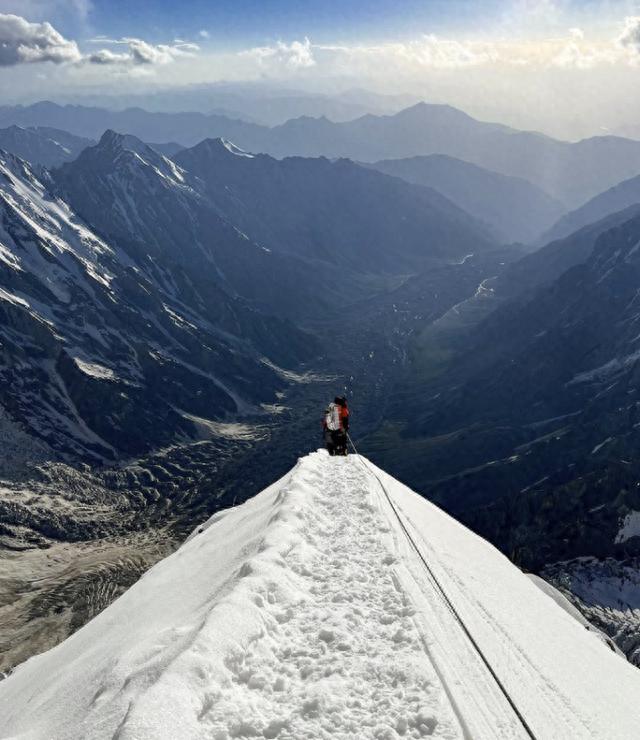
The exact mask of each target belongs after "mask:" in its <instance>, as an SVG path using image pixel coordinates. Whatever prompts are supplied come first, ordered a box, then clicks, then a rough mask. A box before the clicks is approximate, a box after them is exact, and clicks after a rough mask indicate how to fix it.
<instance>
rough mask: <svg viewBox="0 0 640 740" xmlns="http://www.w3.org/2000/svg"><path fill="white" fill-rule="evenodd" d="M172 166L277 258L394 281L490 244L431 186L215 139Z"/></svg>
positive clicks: (473, 223)
mask: <svg viewBox="0 0 640 740" xmlns="http://www.w3.org/2000/svg"><path fill="white" fill-rule="evenodd" d="M174 160H175V162H176V163H177V164H178V165H179V166H180V167H182V168H183V169H184V170H186V171H187V172H188V173H189V176H191V177H194V178H197V180H198V181H200V182H202V184H203V185H204V190H205V192H206V194H207V197H209V198H210V199H211V201H212V202H213V203H215V205H216V208H217V209H218V210H219V211H220V212H221V213H222V214H223V215H224V217H225V218H226V219H227V220H229V221H230V222H232V223H235V224H237V225H238V226H239V227H240V228H241V229H242V230H243V231H245V232H246V233H247V234H248V235H249V236H251V237H252V238H254V239H256V240H258V241H259V242H260V244H262V245H263V246H266V247H268V248H269V249H272V250H273V251H276V252H282V253H286V254H290V255H295V256H297V257H303V258H305V259H309V260H314V261H320V260H322V261H328V262H330V263H332V264H334V265H336V266H340V267H341V268H348V269H350V270H353V271H355V272H361V273H362V272H374V273H375V272H385V273H389V274H401V273H411V272H416V271H417V270H420V269H421V268H424V267H425V265H427V264H428V261H429V260H433V259H459V258H461V257H464V256H465V255H466V254H469V253H471V252H481V251H486V250H487V249H488V248H490V247H493V246H494V241H493V239H492V236H491V234H490V232H489V230H488V229H487V228H486V226H484V224H482V223H481V222H479V221H478V220H477V219H474V218H473V217H471V216H469V215H468V214H467V213H466V212H464V211H463V210H462V209H460V208H459V207H457V206H456V205H454V204H453V203H452V202H451V201H449V200H448V199H447V198H445V197H443V196H442V195H440V194H439V193H437V192H436V191H434V190H432V189H431V188H424V187H416V186H413V185H409V184H407V183H404V182H401V181H399V180H396V179H394V178H391V177H388V176H386V175H383V174H380V173H377V172H374V171H372V170H369V169H365V168H363V167H360V166H358V165H356V164H354V163H353V162H351V161H349V160H339V161H337V162H330V161H328V160H327V159H324V158H320V159H303V158H299V157H296V158H288V159H284V160H277V159H274V158H272V157H270V156H267V155H257V156H253V155H247V154H245V153H244V152H242V151H239V150H237V149H235V148H234V147H233V145H231V144H229V143H227V142H224V141H222V140H220V139H218V140H207V141H204V142H202V143H201V144H199V145H198V146H195V147H193V148H192V149H188V150H185V151H182V152H180V153H179V154H177V155H176V156H175V157H174ZM194 186H195V185H194Z"/></svg>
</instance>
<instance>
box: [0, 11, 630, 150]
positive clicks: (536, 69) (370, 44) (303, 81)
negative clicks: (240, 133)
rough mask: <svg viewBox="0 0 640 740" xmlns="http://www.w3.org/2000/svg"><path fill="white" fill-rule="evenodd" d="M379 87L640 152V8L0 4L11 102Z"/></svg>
mask: <svg viewBox="0 0 640 740" xmlns="http://www.w3.org/2000/svg"><path fill="white" fill-rule="evenodd" d="M221 82H227V83H245V82H250V83H252V84H254V86H255V89H256V90H259V89H260V88H261V87H263V88H264V89H265V90H266V89H267V88H269V89H273V88H274V87H278V88H289V89H296V90H304V91H309V92H313V93H323V94H331V93H334V92H341V91H345V90H349V89H351V88H365V89H369V90H372V91H375V92H378V93H382V94H398V93H400V94H410V95H413V96H415V97H417V98H421V99H425V100H427V101H429V102H443V103H449V104H452V105H455V106H457V107H460V108H462V109H463V110H466V111H467V112H468V113H470V114H472V115H475V116H477V117H479V118H484V119H490V120H497V121H501V122H504V123H507V124H510V125H514V126H517V127H519V128H527V129H538V130H541V131H543V132H545V133H548V134H551V135H555V136H559V137H563V138H574V139H575V138H580V137H582V136H587V135H593V134H598V133H622V134H625V135H636V133H634V132H637V135H638V136H639V137H640V0H582V1H578V0H484V1H483V2H472V0H368V1H365V0H324V1H323V2H319V1H318V0H306V1H304V2H301V0H297V1H294V0H183V1H182V2H175V0H0V100H1V102H2V103H5V104H7V103H8V104H13V103H16V102H22V103H28V102H33V101H36V100H40V99H44V98H46V99H51V100H59V101H60V102H65V101H67V100H71V99H73V100H78V99H82V96H83V95H91V96H92V98H93V99H95V96H96V95H98V96H100V95H103V96H104V97H105V101H107V100H109V99H110V96H113V95H115V94H118V93H120V94H121V93H124V92H126V93H128V94H132V95H135V94H145V93H148V92H150V91H162V92H163V93H164V94H166V95H167V96H168V98H167V99H169V98H170V96H171V95H172V93H176V92H179V91H181V90H185V89H190V88H191V87H192V86H194V85H209V84H213V83H221Z"/></svg>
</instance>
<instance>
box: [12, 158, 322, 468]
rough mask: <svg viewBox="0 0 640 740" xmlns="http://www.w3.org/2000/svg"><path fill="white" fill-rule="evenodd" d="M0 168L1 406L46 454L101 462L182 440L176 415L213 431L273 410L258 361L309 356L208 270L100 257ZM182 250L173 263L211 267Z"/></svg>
mask: <svg viewBox="0 0 640 740" xmlns="http://www.w3.org/2000/svg"><path fill="white" fill-rule="evenodd" d="M158 157H159V155H158ZM160 160H161V158H160V157H159V161H160ZM164 162H166V164H165V166H166V167H167V168H168V170H171V168H172V167H173V165H171V164H170V163H169V162H168V161H167V160H164ZM0 163H1V166H2V180H1V181H0V189H1V192H0V197H1V203H0V205H1V207H2V232H1V243H2V247H1V251H0V257H1V258H2V259H1V262H0V280H1V291H2V292H1V293H0V297H1V300H0V312H1V313H2V338H3V341H2V355H3V369H2V380H3V382H2V405H3V407H4V408H5V409H6V410H7V411H8V412H9V414H10V415H11V416H12V417H13V418H14V419H16V420H17V421H20V422H21V423H22V424H24V425H25V426H26V427H27V428H28V429H29V430H30V431H31V432H32V433H33V434H35V435H36V436H37V437H38V438H40V439H42V440H44V441H45V442H46V443H47V444H49V445H50V446H52V447H54V448H56V449H59V450H61V451H63V452H68V453H71V454H76V455H80V456H83V455H88V456H90V457H91V458H93V459H94V460H102V459H109V458H110V459H113V458H114V457H117V456H118V454H119V453H122V452H125V453H126V454H132V453H139V452H142V451H144V450H150V449H153V448H154V447H157V446H159V445H165V444H168V443H170V442H171V441H172V440H174V439H175V438H176V436H180V435H186V436H187V437H189V436H192V437H193V436H194V435H195V433H196V427H195V425H194V422H193V421H192V420H191V419H190V418H189V416H190V415H191V416H202V417H204V418H207V419H218V420H222V419H224V418H225V416H226V415H227V414H234V413H238V412H240V413H242V412H243V411H246V410H247V409H254V410H255V409H259V407H260V403H273V402H274V401H275V400H276V396H275V392H276V391H277V390H278V389H279V388H280V387H282V380H281V378H280V377H279V375H278V373H277V372H275V371H274V370H273V369H271V368H270V367H268V366H267V365H266V364H265V362H264V360H263V358H264V357H270V358H271V360H272V361H273V362H276V363H284V364H286V363H291V362H293V363H296V362H298V361H299V360H300V359H302V358H303V357H305V355H306V356H308V355H309V353H310V352H311V351H312V350H313V348H314V342H313V340H312V339H311V338H310V337H308V336H306V335H304V334H303V333H302V332H300V330H298V329H295V328H294V327H293V325H289V324H287V323H286V322H283V321H282V320H279V319H273V318H269V317H268V316H266V315H261V314H259V313H258V312H256V310H255V309H254V308H251V307H250V306H248V305H247V304H246V302H243V301H241V300H239V299H238V298H236V297H235V296H232V295H230V294H228V293H225V291H224V289H223V287H222V286H221V285H220V281H219V280H217V279H216V275H215V271H214V270H213V269H209V270H208V274H203V275H201V279H200V280H199V281H198V282H194V280H192V279H191V278H190V276H189V275H188V273H187V271H186V269H185V268H182V266H181V265H180V264H179V263H178V262H177V261H176V262H173V263H171V262H167V263H165V264H164V265H163V266H162V267H156V266H155V265H154V264H153V262H152V261H151V260H150V259H148V258H146V257H147V256H146V255H141V254H139V253H138V254H136V253H135V252H133V251H132V250H130V251H128V252H127V251H125V250H124V249H122V248H121V247H119V246H116V245H112V244H108V243H107V242H105V241H104V240H103V239H101V238H99V237H98V236H96V234H95V233H94V232H93V231H91V229H90V228H88V227H87V225H86V223H85V222H83V221H82V220H81V219H80V218H79V217H78V216H77V215H76V214H75V213H74V212H73V211H72V210H71V209H70V208H69V206H68V204H67V203H65V202H64V201H62V200H59V199H58V198H57V197H56V196H55V195H53V194H52V192H51V190H50V189H49V188H50V186H51V183H48V184H45V183H43V182H41V181H40V180H38V179H37V178H36V177H35V175H34V174H33V172H32V171H31V170H30V168H29V167H28V165H26V164H25V163H24V162H23V161H22V160H19V159H16V158H15V157H13V156H11V155H4V156H3V157H2V160H1V161H0ZM230 233H231V234H234V232H232V231H231V230H230ZM236 239H237V242H241V239H240V237H236ZM242 242H243V243H242V248H243V249H244V250H245V252H246V251H251V250H253V252H255V253H256V254H262V253H263V250H261V249H260V248H259V247H257V246H255V245H250V244H246V243H245V242H246V240H242ZM183 249H184V251H183V253H182V256H183V258H184V260H185V264H188V263H189V261H190V260H195V259H198V260H200V262H199V264H201V265H202V264H204V263H206V261H207V259H209V260H213V257H212V256H211V253H210V254H209V255H208V254H207V253H206V252H198V251H197V248H194V245H192V244H190V243H189V242H187V243H184V242H183ZM194 253H195V255H196V256H193V257H191V256H190V255H194ZM145 258H146V259H145Z"/></svg>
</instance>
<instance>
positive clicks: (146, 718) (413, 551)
mask: <svg viewBox="0 0 640 740" xmlns="http://www.w3.org/2000/svg"><path fill="white" fill-rule="evenodd" d="M383 486H384V489H386V491H387V492H388V497H387V495H385V492H384V490H383ZM394 510H395V511H396V512H397V515H396V513H394ZM407 534H409V535H410V536H411V539H412V540H413V542H414V543H415V545H414V544H412V543H411V541H410V540H409V538H408V536H407ZM423 559H424V561H425V562H427V563H428V564H429V567H430V569H431V574H430V573H429V571H427V569H426V568H425V565H424V562H423ZM432 575H433V576H435V578H436V579H437V581H438V583H440V584H441V586H442V588H443V589H444V591H445V592H446V594H447V596H448V598H449V599H450V601H451V604H453V605H454V606H455V611H456V613H457V614H458V615H459V616H460V618H461V620H462V622H463V623H464V625H465V626H466V628H467V629H468V631H469V633H470V634H471V635H472V636H473V640H474V641H475V643H476V645H477V646H478V648H479V649H480V650H481V651H482V653H483V654H484V656H485V657H486V660H487V662H488V663H489V664H490V665H491V668H492V670H493V671H494V673H495V677H494V676H493V675H492V674H491V672H490V671H489V670H488V668H487V665H486V664H485V662H483V660H482V659H481V658H480V655H479V653H478V650H477V649H476V647H475V646H474V645H473V643H472V642H471V641H470V640H469V636H468V635H467V634H466V633H465V631H464V630H463V628H462V627H461V624H460V622H459V621H458V619H456V617H455V615H454V613H453V612H452V610H451V609H450V608H449V605H448V604H447V603H446V602H445V601H444V600H443V598H442V596H441V593H440V592H439V591H438V589H437V588H436V587H435V585H434V581H433V578H432ZM496 677H497V678H498V679H499V681H500V683H501V684H502V686H503V687H504V692H503V691H502V690H501V688H500V686H499V685H498V683H497V681H496ZM505 694H506V695H508V696H509V697H510V699H511V701H512V703H513V706H512V705H511V704H510V703H509V701H508V700H507V698H506V695H505ZM638 696H640V673H639V672H638V671H637V669H636V668H634V667H633V666H632V665H630V664H629V663H628V662H626V661H625V660H624V659H623V658H621V657H620V656H619V655H617V654H616V653H615V652H613V651H612V650H610V649H609V648H608V647H607V646H606V645H605V644H604V643H603V642H602V641H601V640H600V639H599V638H598V636H597V635H596V634H595V633H594V632H592V631H589V630H587V629H585V627H584V625H583V624H581V623H580V622H579V621H577V620H576V619H574V618H573V617H572V616H571V615H570V614H568V613H567V611H566V610H565V609H563V608H561V607H559V606H558V605H557V604H556V602H555V601H554V599H553V598H551V597H550V595H548V594H547V593H545V592H544V591H542V590H541V589H540V588H538V587H537V586H536V585H535V583H533V582H532V581H531V580H530V579H529V578H528V577H527V575H526V574H524V573H522V572H521V571H520V570H519V569H518V568H516V567H515V566H514V565H513V564H512V563H511V562H510V561H509V560H507V558H505V557H504V556H503V555H502V554H500V553H499V552H498V551H497V550H496V549H495V548H494V547H493V546H491V545H490V544H489V543H487V542H486V541H485V540H483V539H481V538H480V537H478V536H477V535H475V534H473V533H472V532H470V531H469V530H468V529H466V528H465V527H464V526H462V525H461V524H460V523H458V522H456V521H455V520H454V519H452V518H451V517H450V516H448V515H447V514H445V513H444V512H442V511H441V510H440V509H438V508H437V507H436V506H434V505H433V504H431V503H430V502H428V501H426V500H425V499H423V498H422V497H420V496H419V495H418V494H416V493H414V492H412V491H411V490H410V489H408V488H407V487H405V486H404V485H402V484H401V483H399V482H398V481H396V480H395V479H393V478H392V477H390V476H389V475H387V474H386V473H384V472H383V471H382V470H380V469H378V468H376V467H375V466H373V465H372V464H371V463H370V462H369V461H367V460H366V459H365V458H362V457H360V456H357V455H351V456H349V457H347V458H344V459H340V458H330V457H329V456H328V455H327V454H326V453H325V452H324V451H318V452H314V453H312V454H310V455H308V456H306V457H304V458H301V459H300V460H299V461H298V463H297V465H296V466H295V467H294V468H293V469H292V470H291V471H290V472H289V473H288V474H287V475H285V476H284V477H283V478H281V479H280V480H279V481H277V482H276V483H274V484H273V485H271V486H270V487H269V488H267V489H265V490H264V491H263V492H262V493H260V494H259V495H257V496H255V497H254V498H252V499H250V500H249V501H247V502H246V503H245V504H243V505H241V506H238V507H235V508H232V509H227V510H223V511H221V512H218V513H216V514H215V515H214V516H213V517H211V518H210V519H209V520H208V521H207V522H205V523H203V524H202V525H201V526H199V527H198V528H197V529H196V530H195V531H194V532H193V533H192V535H191V536H190V537H189V538H188V539H187V541H186V542H185V543H184V544H183V545H182V547H180V548H179V549H178V550H177V551H176V552H175V553H173V554H172V555H170V556H169V557H167V558H166V559H164V560H162V561H161V562H159V563H157V564H156V565H155V566H154V567H153V568H151V569H150V570H149V571H148V572H147V573H145V575H144V576H143V577H142V578H141V579H140V580H139V581H138V582H137V583H136V584H135V585H133V586H132V587H131V588H130V589H129V590H128V591H127V592H126V593H124V594H123V595H122V596H121V597H120V598H119V599H118V600H117V601H115V602H114V603H113V604H111V605H110V606H109V607H108V608H107V609H105V610H104V611H103V612H102V613H100V614H99V615H98V616H97V617H95V618H94V619H93V620H92V621H91V622H89V623H88V624H86V625H85V626H84V627H83V628H82V629H80V630H79V631H78V632H76V633H75V634H74V635H72V636H71V637H69V638H67V639H66V640H65V641H64V642H63V643H61V644H60V645H58V646H56V647H55V648H53V649H51V650H49V651H48V652H46V653H43V654H41V655H38V656H35V657H33V658H31V659H29V660H28V661H26V662H25V663H23V664H22V665H20V666H18V667H17V668H16V669H15V670H14V672H13V673H12V674H11V675H10V676H9V677H8V678H6V679H5V680H3V681H1V682H0V737H2V738H14V739H23V740H27V738H28V739H29V740H40V739H42V740H44V739H45V738H56V739H57V738H61V739H62V738H65V739H67V738H68V739H71V738H78V739H79V738H85V739H91V738H96V739H97V738H105V737H113V738H118V739H119V740H132V739H133V738H135V739H136V740H143V739H145V738H154V739H159V738H160V739H162V738H166V739H167V740H169V739H170V738H171V739H172V740H175V739H177V738H180V739H182V738H212V739H215V740H229V739H230V738H235V737H264V738H290V739H293V738H295V739H296V740H300V739H302V738H354V739H355V738H379V739H381V740H387V739H389V738H398V737H423V736H431V737H439V738H483V739H484V738H524V737H528V736H529V737H531V736H532V735H533V736H535V737H536V738H549V739H551V738H553V739H554V740H557V739H564V738H566V739H567V740H569V739H571V740H579V739H580V738H607V740H615V739H616V738H620V739H621V740H622V738H625V739H628V738H631V737H636V736H637V728H638V726H640V724H639V723H640V705H639V704H638V701H637V697H638ZM514 707H516V708H517V710H518V712H520V714H521V716H522V717H523V718H524V720H525V722H526V725H527V726H528V727H529V728H530V733H531V734H528V733H527V730H526V729H525V726H524V724H523V722H522V721H521V720H520V719H519V717H518V715H517V714H516V712H515V711H514Z"/></svg>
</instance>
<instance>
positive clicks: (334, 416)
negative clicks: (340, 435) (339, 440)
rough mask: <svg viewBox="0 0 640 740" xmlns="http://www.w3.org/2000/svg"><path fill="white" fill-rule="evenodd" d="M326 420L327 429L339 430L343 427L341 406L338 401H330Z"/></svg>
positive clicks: (331, 430)
mask: <svg viewBox="0 0 640 740" xmlns="http://www.w3.org/2000/svg"><path fill="white" fill-rule="evenodd" d="M325 422H326V424H327V429H328V430H329V431H330V432H337V431H338V430H339V429H341V427H342V424H341V423H340V407H339V406H338V404H337V403H330V404H329V408H328V409H327V415H326V416H325Z"/></svg>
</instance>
